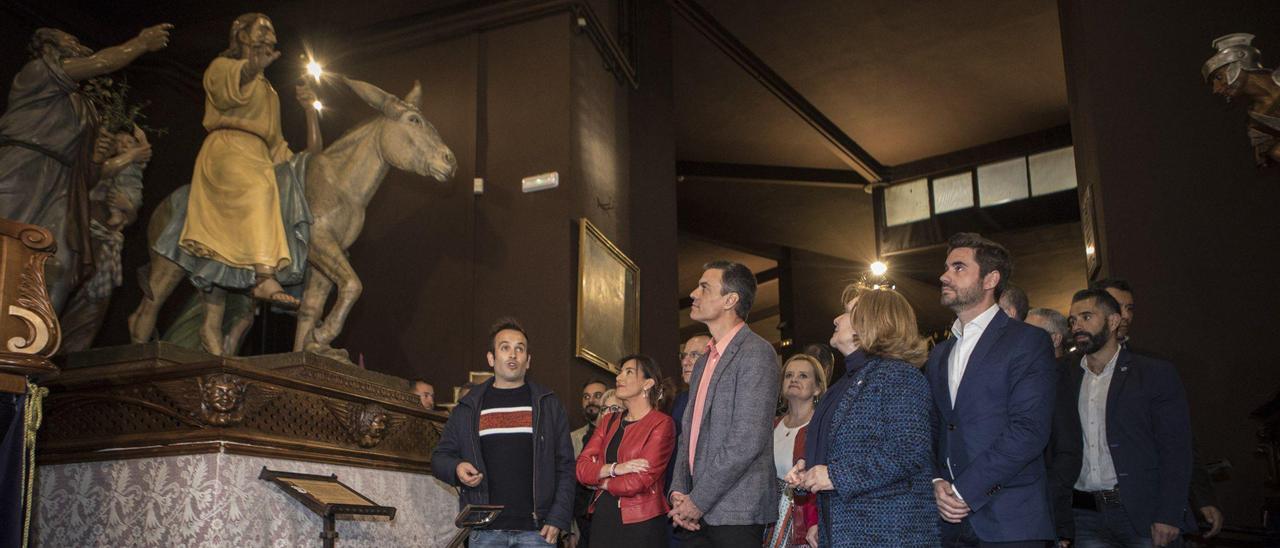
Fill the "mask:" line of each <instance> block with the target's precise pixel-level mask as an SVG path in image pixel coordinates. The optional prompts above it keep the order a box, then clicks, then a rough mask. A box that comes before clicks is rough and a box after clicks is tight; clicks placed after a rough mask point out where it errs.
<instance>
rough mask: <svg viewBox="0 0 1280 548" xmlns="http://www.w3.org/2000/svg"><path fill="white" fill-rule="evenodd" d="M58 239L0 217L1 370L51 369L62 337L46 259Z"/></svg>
mask: <svg viewBox="0 0 1280 548" xmlns="http://www.w3.org/2000/svg"><path fill="white" fill-rule="evenodd" d="M55 249H57V245H56V244H55V242H54V241H53V235H52V234H51V233H50V232H49V231H48V230H45V229H44V228H41V227H39V226H36V225H29V224H25V223H19V222H16V221H10V220H8V219H0V370H2V371H5V372H11V373H18V374H23V375H26V374H31V373H35V372H40V371H54V370H55V369H54V367H53V365H52V364H50V363H49V362H48V357H49V356H52V355H53V353H54V352H57V351H58V345H59V343H60V342H61V340H62V335H61V331H60V329H59V327H58V318H57V315H56V314H54V312H53V303H52V302H50V300H49V292H48V290H47V289H46V287H45V273H44V265H45V261H47V260H48V259H49V257H51V256H52V255H53V252H54V250H55Z"/></svg>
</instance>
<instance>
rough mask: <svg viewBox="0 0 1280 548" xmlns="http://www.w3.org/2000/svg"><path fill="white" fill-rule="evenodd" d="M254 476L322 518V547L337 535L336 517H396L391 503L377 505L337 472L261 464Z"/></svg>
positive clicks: (328, 546) (329, 547) (329, 545)
mask: <svg viewBox="0 0 1280 548" xmlns="http://www.w3.org/2000/svg"><path fill="white" fill-rule="evenodd" d="M258 479H260V480H266V481H269V482H271V483H273V484H275V486H276V487H279V488H280V490H281V491H284V492H285V493H288V494H289V496H291V497H293V498H294V499H297V501H298V502H301V503H302V505H303V506H306V507H307V508H308V509H309V510H311V511H312V512H315V513H316V515H318V516H320V517H322V518H324V532H323V533H320V539H321V540H322V541H323V542H324V548H334V543H335V542H336V541H337V539H338V531H337V530H336V527H335V523H334V522H335V521H336V520H339V519H346V520H387V521H390V520H393V519H395V518H396V509H395V507H393V506H379V505H378V503H376V502H373V501H371V500H369V498H368V497H366V496H364V495H361V494H360V493H357V492H355V490H353V489H351V488H350V487H348V486H347V485H346V484H344V483H342V482H340V481H338V475H337V474H331V475H328V476H319V475H315V474H298V473H294V472H280V471H276V470H268V469H267V467H266V466H263V467H262V472H261V473H259V474H258Z"/></svg>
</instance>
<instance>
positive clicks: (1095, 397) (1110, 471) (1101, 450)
mask: <svg viewBox="0 0 1280 548" xmlns="http://www.w3.org/2000/svg"><path fill="white" fill-rule="evenodd" d="M1119 357H1120V352H1119V351H1118V350H1117V351H1116V353H1115V354H1112V356H1111V360H1110V361H1108V362H1107V365H1106V367H1103V368H1102V373H1098V374H1095V373H1094V372H1093V371H1090V370H1089V362H1088V361H1087V360H1088V357H1084V358H1080V368H1081V369H1084V378H1083V379H1081V380H1080V397H1079V399H1078V400H1077V402H1076V408H1077V409H1078V410H1079V411H1080V429H1081V430H1082V431H1083V432H1084V453H1083V457H1084V461H1083V462H1082V463H1081V466H1080V477H1079V478H1077V479H1076V489H1079V490H1081V491H1108V490H1111V489H1114V488H1115V486H1116V466H1115V463H1114V462H1112V460H1111V447H1110V446H1108V445H1107V392H1108V391H1109V390H1110V389H1111V377H1112V373H1114V372H1115V369H1116V359H1117V358H1119Z"/></svg>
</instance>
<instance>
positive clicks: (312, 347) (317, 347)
mask: <svg viewBox="0 0 1280 548" xmlns="http://www.w3.org/2000/svg"><path fill="white" fill-rule="evenodd" d="M304 350H306V351H307V352H311V353H313V354H317V355H320V356H324V357H326V358H329V359H331V360H335V361H340V362H342V363H345V364H347V365H355V364H354V363H352V362H351V355H350V354H348V353H347V351H346V350H344V349H342V348H334V347H332V346H329V345H327V344H316V343H311V344H308V345H307V346H306V348H304Z"/></svg>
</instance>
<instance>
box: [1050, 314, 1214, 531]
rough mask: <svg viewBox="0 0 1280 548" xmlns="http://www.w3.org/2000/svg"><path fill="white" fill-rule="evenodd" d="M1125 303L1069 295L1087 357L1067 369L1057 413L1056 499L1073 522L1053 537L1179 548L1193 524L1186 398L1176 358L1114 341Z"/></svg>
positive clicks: (1076, 330) (1073, 321) (1079, 344)
mask: <svg viewBox="0 0 1280 548" xmlns="http://www.w3.org/2000/svg"><path fill="white" fill-rule="evenodd" d="M1121 306H1122V305H1121V304H1120V303H1119V302H1118V301H1117V300H1116V299H1115V298H1114V297H1112V296H1111V294H1110V293H1109V292H1108V291H1106V290H1104V289H1085V290H1082V291H1079V292H1077V293H1076V294H1075V296H1074V297H1073V298H1072V303H1071V316H1070V317H1069V318H1068V321H1069V322H1070V323H1071V330H1072V338H1073V340H1074V342H1075V344H1076V347H1077V349H1078V350H1079V351H1080V353H1081V354H1083V355H1084V357H1083V358H1081V359H1080V361H1079V362H1077V364H1076V365H1075V366H1074V367H1068V368H1067V370H1066V371H1065V376H1064V379H1063V382H1062V383H1061V385H1060V392H1059V394H1058V404H1057V412H1056V414H1055V417H1054V434H1053V464H1052V475H1053V478H1054V480H1053V483H1054V501H1055V506H1057V510H1058V512H1057V515H1058V516H1059V518H1060V519H1061V518H1063V517H1068V518H1069V519H1070V520H1071V521H1070V522H1069V523H1066V524H1065V526H1064V524H1059V534H1060V535H1062V536H1063V537H1064V538H1066V539H1070V540H1072V542H1073V545H1074V546H1081V547H1086V548H1087V547H1093V546H1114V547H1117V548H1127V547H1130V546H1151V545H1153V544H1154V545H1155V546H1177V545H1180V540H1179V536H1180V534H1181V532H1182V531H1187V530H1189V529H1192V528H1194V527H1195V521H1194V520H1193V519H1192V517H1191V513H1190V512H1189V511H1188V509H1187V496H1188V489H1189V485H1190V482H1191V420H1190V417H1189V412H1188V410H1187V397H1186V393H1185V392H1184V391H1183V388H1182V382H1181V381H1180V380H1178V373H1177V371H1176V370H1175V369H1174V368H1173V365H1172V364H1170V363H1168V362H1164V361H1161V360H1157V359H1154V358H1148V357H1146V356H1142V355H1139V354H1134V353H1133V352H1131V351H1130V350H1128V349H1124V348H1122V347H1121V346H1120V341H1119V337H1118V334H1119V331H1120V328H1121V327H1122V325H1123V324H1124V321H1123V319H1122V318H1121V310H1122V309H1121ZM1067 508H1070V510H1067Z"/></svg>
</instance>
